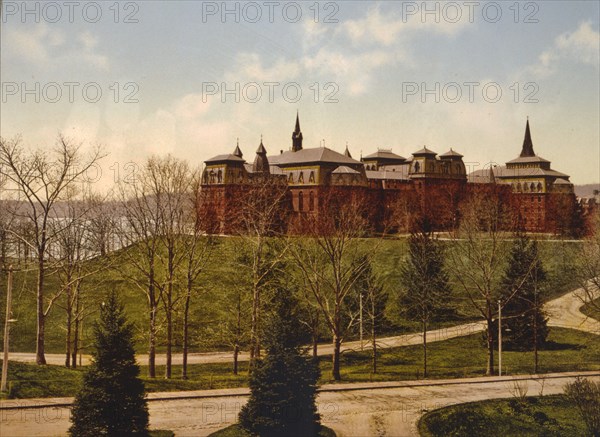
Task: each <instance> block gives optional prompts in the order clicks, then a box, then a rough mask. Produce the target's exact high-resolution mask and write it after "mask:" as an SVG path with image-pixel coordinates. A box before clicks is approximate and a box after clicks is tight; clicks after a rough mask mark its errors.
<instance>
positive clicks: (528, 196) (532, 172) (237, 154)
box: [201, 117, 577, 234]
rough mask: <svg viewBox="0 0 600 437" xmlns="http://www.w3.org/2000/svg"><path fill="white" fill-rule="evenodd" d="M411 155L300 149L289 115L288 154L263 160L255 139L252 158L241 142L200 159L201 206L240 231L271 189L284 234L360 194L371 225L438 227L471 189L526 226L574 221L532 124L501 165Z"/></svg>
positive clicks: (545, 228)
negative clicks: (255, 202)
mask: <svg viewBox="0 0 600 437" xmlns="http://www.w3.org/2000/svg"><path fill="white" fill-rule="evenodd" d="M411 155H412V156H411V157H410V158H405V157H402V156H399V155H397V154H394V153H392V151H391V150H382V149H380V150H378V151H377V152H376V153H373V154H371V155H368V156H365V157H361V159H360V160H356V159H354V158H353V157H352V156H351V155H350V153H349V151H348V148H347V147H346V150H345V152H344V153H338V152H336V151H334V150H331V149H329V148H326V147H319V148H304V147H303V134H302V131H301V129H300V120H299V117H296V126H295V129H294V132H293V133H292V145H291V147H290V149H289V150H288V151H283V150H282V151H281V152H280V153H279V154H277V155H272V156H268V155H267V152H266V149H265V146H264V145H263V144H262V140H261V143H260V145H259V147H258V150H257V151H256V155H255V157H254V160H253V163H249V162H246V160H244V158H243V154H242V151H241V150H240V147H239V144H238V145H237V147H236V148H235V150H234V152H233V153H232V154H225V155H219V156H216V157H214V158H211V159H209V160H207V161H206V162H205V169H204V172H203V175H202V199H201V211H202V212H203V214H204V216H205V220H206V223H208V224H207V225H206V227H207V230H209V231H210V232H215V233H225V234H228V233H234V232H236V231H238V230H239V227H240V213H241V212H243V211H244V210H245V209H249V208H251V206H248V202H247V199H248V197H252V193H253V192H255V191H256V190H262V191H264V190H270V189H272V190H273V192H277V193H278V194H277V195H275V194H273V196H274V197H273V198H272V199H271V203H273V202H274V203H276V204H277V205H278V207H279V208H280V209H282V212H281V214H280V216H279V218H278V220H279V221H280V222H281V227H282V228H283V229H284V230H289V229H290V225H292V224H294V223H298V222H299V219H301V218H302V217H315V216H318V215H319V214H327V213H328V211H330V208H335V207H336V205H339V202H340V201H341V202H345V201H346V202H349V201H351V200H352V199H354V200H356V199H357V198H360V199H361V201H362V202H364V203H365V205H366V206H367V209H368V211H369V220H370V221H371V225H372V229H373V230H376V231H383V230H386V231H390V230H405V229H408V228H409V227H410V221H411V218H414V217H426V218H427V219H428V221H429V222H430V223H431V224H432V225H433V226H434V228H435V229H438V230H443V229H451V228H453V227H454V226H456V225H458V222H459V220H460V214H459V205H460V203H461V202H462V201H464V200H465V199H467V198H468V197H469V196H471V195H473V193H476V192H487V193H490V194H493V195H495V196H500V197H499V198H500V199H501V201H502V202H505V203H507V204H508V205H509V207H510V208H511V209H512V210H513V211H514V213H515V216H517V217H518V218H519V222H520V223H521V226H522V227H523V228H524V229H525V230H526V231H529V232H564V231H566V230H567V228H569V227H570V226H572V224H573V223H574V221H575V216H576V214H577V211H576V210H577V208H576V199H575V195H574V192H573V185H572V184H571V183H570V182H569V176H567V175H565V174H563V173H560V172H557V171H555V170H553V169H551V167H550V162H549V161H547V160H545V159H543V158H541V157H539V156H537V155H535V153H534V151H533V142H532V140H531V132H530V128H529V121H527V125H526V129H525V139H524V141H523V147H522V151H521V154H520V156H519V157H518V158H516V159H514V160H512V161H509V162H508V163H506V166H505V167H494V168H491V169H487V170H479V171H476V172H473V173H471V174H470V175H467V173H466V168H465V165H464V162H463V156H462V155H461V154H460V153H457V152H455V151H454V150H452V149H450V150H449V151H448V152H446V153H443V154H441V155H438V154H437V153H436V152H434V151H432V150H430V149H428V148H427V147H423V148H422V149H420V150H418V151H416V152H414V153H412V154H411ZM281 190H283V191H281Z"/></svg>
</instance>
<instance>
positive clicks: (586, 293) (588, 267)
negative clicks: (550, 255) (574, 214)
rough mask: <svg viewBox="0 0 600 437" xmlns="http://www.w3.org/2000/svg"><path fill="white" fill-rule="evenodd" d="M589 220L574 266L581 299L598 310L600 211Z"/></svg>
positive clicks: (599, 291) (599, 308)
mask: <svg viewBox="0 0 600 437" xmlns="http://www.w3.org/2000/svg"><path fill="white" fill-rule="evenodd" d="M590 221H591V226H590V233H589V235H588V236H587V237H586V238H585V239H584V241H583V245H582V248H581V253H580V255H579V256H578V257H577V262H576V266H575V268H576V272H577V277H578V279H579V283H580V286H581V288H582V290H583V295H581V296H580V298H581V300H582V301H583V302H584V303H586V304H587V303H589V304H590V305H592V306H594V307H595V308H596V309H598V310H600V304H599V303H598V300H597V299H598V298H600V212H595V214H594V216H593V217H591V218H590Z"/></svg>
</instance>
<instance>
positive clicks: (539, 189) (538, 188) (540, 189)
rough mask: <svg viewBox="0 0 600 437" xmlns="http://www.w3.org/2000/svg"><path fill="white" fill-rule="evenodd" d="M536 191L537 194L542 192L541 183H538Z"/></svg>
mask: <svg viewBox="0 0 600 437" xmlns="http://www.w3.org/2000/svg"><path fill="white" fill-rule="evenodd" d="M537 190H538V193H539V192H541V191H542V183H541V182H538V184H537Z"/></svg>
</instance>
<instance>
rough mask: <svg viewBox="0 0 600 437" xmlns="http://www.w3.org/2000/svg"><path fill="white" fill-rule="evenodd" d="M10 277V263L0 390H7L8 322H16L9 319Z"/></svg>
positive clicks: (10, 311)
mask: <svg viewBox="0 0 600 437" xmlns="http://www.w3.org/2000/svg"><path fill="white" fill-rule="evenodd" d="M12 277H13V269H12V265H11V266H9V267H8V284H7V286H6V318H5V319H4V348H3V349H4V356H3V357H2V381H1V382H0V392H6V391H8V390H7V389H6V382H7V378H8V345H9V341H8V339H9V336H10V323H13V322H16V320H15V319H11V315H12V308H11V305H12V302H11V301H12Z"/></svg>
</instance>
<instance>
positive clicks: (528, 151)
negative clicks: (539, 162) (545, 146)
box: [520, 117, 535, 158]
mask: <svg viewBox="0 0 600 437" xmlns="http://www.w3.org/2000/svg"><path fill="white" fill-rule="evenodd" d="M520 156H521V158H530V157H533V156H535V152H534V151H533V142H532V141H531V132H530V131H529V117H527V124H526V125H525V138H524V139H523V148H522V149H521V155H520Z"/></svg>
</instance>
